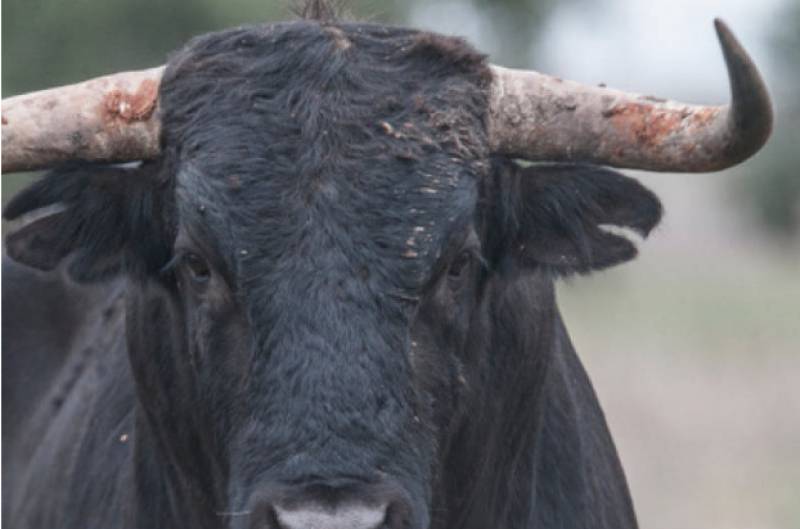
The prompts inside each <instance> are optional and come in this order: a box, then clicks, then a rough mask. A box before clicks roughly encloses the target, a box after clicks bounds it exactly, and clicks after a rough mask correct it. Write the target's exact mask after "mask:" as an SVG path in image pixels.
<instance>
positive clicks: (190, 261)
mask: <svg viewBox="0 0 800 529" xmlns="http://www.w3.org/2000/svg"><path fill="white" fill-rule="evenodd" d="M181 264H182V265H183V268H184V269H185V270H186V273H187V275H188V276H189V279H191V280H192V281H193V282H194V283H197V284H199V285H203V284H205V283H208V280H209V279H210V278H211V270H210V269H209V267H208V264H207V263H206V261H205V260H204V259H203V258H202V257H200V256H198V255H196V254H193V253H187V254H186V255H184V256H183V258H182V259H181Z"/></svg>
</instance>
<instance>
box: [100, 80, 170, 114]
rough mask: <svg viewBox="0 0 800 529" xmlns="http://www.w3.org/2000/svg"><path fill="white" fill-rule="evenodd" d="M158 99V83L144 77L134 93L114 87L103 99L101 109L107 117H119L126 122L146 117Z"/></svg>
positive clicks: (151, 111)
mask: <svg viewBox="0 0 800 529" xmlns="http://www.w3.org/2000/svg"><path fill="white" fill-rule="evenodd" d="M157 101H158V83H157V82H156V81H154V80H152V79H145V80H144V81H142V82H141V83H140V84H139V88H138V89H137V90H136V92H134V93H129V92H123V91H122V90H119V89H117V88H115V89H114V90H111V91H110V92H109V93H108V94H107V95H106V96H105V98H104V99H103V109H104V110H105V113H104V114H105V116H106V118H107V119H120V120H122V121H126V122H132V121H141V120H144V119H147V118H148V117H149V116H150V114H152V113H153V109H155V107H156V102H157Z"/></svg>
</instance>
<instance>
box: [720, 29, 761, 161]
mask: <svg viewBox="0 0 800 529" xmlns="http://www.w3.org/2000/svg"><path fill="white" fill-rule="evenodd" d="M714 29H715V30H716V32H717V38H718V39H719V42H720V46H721V48H722V54H723V56H724V58H725V65H726V67H727V69H728V77H729V79H730V83H731V95H732V103H731V106H732V111H733V113H732V115H731V119H733V120H734V122H735V126H736V127H737V128H738V129H739V130H740V131H741V134H742V137H741V141H740V142H738V144H737V147H739V148H740V149H741V151H740V156H738V157H736V158H734V159H735V160H736V163H740V162H741V161H744V160H745V159H747V158H749V157H750V156H752V155H753V154H755V153H756V152H758V151H759V150H760V149H761V148H762V147H763V146H764V144H765V143H766V142H767V140H768V139H769V137H770V135H771V134H772V128H773V122H774V112H773V109H772V101H771V98H770V95H769V90H768V89H767V85H766V83H765V82H764V79H763V77H762V76H761V73H760V72H759V70H758V67H757V66H756V64H755V62H754V61H753V59H752V58H751V57H750V54H749V53H748V52H747V50H746V49H745V48H744V46H742V44H741V43H740V42H739V40H738V39H737V38H736V35H735V34H734V33H733V31H732V30H731V28H730V26H728V24H726V23H725V22H724V21H723V20H722V19H721V18H715V19H714Z"/></svg>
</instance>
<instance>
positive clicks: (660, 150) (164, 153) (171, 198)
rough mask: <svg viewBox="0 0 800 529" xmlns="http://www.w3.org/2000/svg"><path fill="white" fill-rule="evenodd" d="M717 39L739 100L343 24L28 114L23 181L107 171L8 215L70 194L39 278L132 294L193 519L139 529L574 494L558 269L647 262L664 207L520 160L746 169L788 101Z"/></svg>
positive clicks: (376, 517) (143, 356) (585, 169)
mask: <svg viewBox="0 0 800 529" xmlns="http://www.w3.org/2000/svg"><path fill="white" fill-rule="evenodd" d="M717 31H718V34H719V37H720V41H721V43H722V48H723V52H724V55H725V60H726V62H727V65H728V71H729V74H730V79H731V86H732V94H733V102H732V104H731V105H730V106H729V107H719V108H717V107H693V106H687V105H683V104H678V103H673V102H667V101H663V100H656V99H653V98H649V97H641V96H635V95H628V94H624V93H621V92H617V91H613V90H609V89H605V88H596V87H583V86H579V85H577V84H575V83H571V82H568V81H562V80H560V79H555V78H551V77H547V76H545V75H542V74H538V73H535V72H523V71H513V70H507V69H504V68H500V67H495V66H490V65H487V64H486V63H485V62H484V58H483V57H482V56H481V55H479V54H477V53H475V52H474V51H472V50H471V49H470V48H469V47H468V46H467V45H466V44H465V43H464V42H462V41H460V40H456V39H451V38H445V37H440V36H436V35H432V34H429V33H420V32H414V31H408V30H401V29H395V28H386V27H383V26H374V25H365V24H340V23H334V22H318V21H300V22H295V23H288V24H278V25H270V26H258V27H248V28H240V29H235V30H231V31H226V32H222V33H216V34H212V35H207V36H204V37H201V38H198V39H196V40H193V41H192V42H191V43H190V44H189V45H188V46H187V47H186V48H185V49H184V50H182V51H181V52H179V53H178V54H177V55H176V56H174V57H173V59H172V60H171V62H170V63H169V64H168V65H167V66H166V68H165V69H163V70H162V69H153V70H148V71H145V72H137V73H129V74H120V75H116V76H110V77H106V78H103V79H100V80H94V81H89V82H87V83H83V84H80V85H75V86H71V87H65V88H60V89H56V90H49V91H46V92H40V93H36V94H31V95H26V96H20V97H17V98H12V99H10V100H7V101H4V103H3V143H4V153H3V169H4V170H5V171H13V170H20V169H31V168H41V167H45V166H50V165H53V164H54V163H57V162H65V161H67V160H72V159H82V160H91V161H92V162H94V163H92V164H89V163H80V164H74V163H73V164H71V165H69V166H67V167H66V168H62V169H59V170H57V171H55V172H52V173H50V174H49V175H48V176H46V177H45V178H44V179H42V180H41V181H39V182H37V183H35V184H34V185H33V186H32V187H30V188H29V189H27V190H26V191H24V192H23V193H22V194H20V195H19V196H17V197H16V198H15V199H14V200H13V201H12V202H11V203H10V204H9V206H8V208H7V209H6V212H5V215H6V217H7V218H15V217H18V216H20V215H22V214H23V213H26V212H28V211H31V210H34V209H37V208H40V207H43V206H48V205H52V204H56V203H62V204H63V206H62V207H61V209H59V210H58V211H56V212H55V213H51V214H50V215H47V216H44V217H42V218H40V219H39V220H36V221H34V222H32V223H30V224H28V225H26V226H25V227H23V228H22V229H21V230H19V231H18V232H16V233H14V234H12V235H11V236H10V237H9V239H8V242H7V247H8V251H9V253H10V254H11V255H12V256H13V257H15V258H16V259H18V260H20V261H22V262H25V263H28V264H31V265H33V266H36V267H38V268H52V267H54V266H56V265H57V264H58V263H59V262H61V261H62V259H64V258H66V257H68V256H69V266H70V270H71V272H72V273H73V276H74V277H76V278H78V279H81V280H96V279H98V278H104V277H109V276H114V275H119V274H124V275H126V276H127V277H128V278H129V285H130V286H129V287H128V290H127V314H128V316H127V343H128V354H129V357H130V363H131V366H132V371H133V377H134V379H135V381H136V387H137V395H138V397H137V398H138V403H139V404H138V405H139V406H140V410H141V411H142V412H143V413H142V415H141V418H140V421H139V423H138V425H137V434H136V435H137V440H136V441H137V443H139V446H141V447H142V450H141V452H140V454H141V455H140V457H141V458H142V461H140V464H141V465H142V468H143V469H146V470H153V469H161V470H162V471H163V472H162V474H163V479H162V480H161V481H159V484H158V485H156V484H152V483H151V484H150V485H149V486H142V487H140V488H138V489H137V494H139V495H140V496H142V497H143V498H146V499H147V502H149V503H152V504H159V505H160V503H159V502H160V501H163V502H167V504H168V507H165V508H162V509H153V511H152V512H150V513H148V512H147V511H144V512H140V513H138V514H137V516H139V518H141V520H140V521H141V523H139V525H140V526H143V527H145V526H153V527H154V526H165V525H172V526H175V525H182V524H185V525H186V526H190V525H191V526H195V527H215V526H218V525H225V524H228V523H229V524H230V525H231V526H233V527H253V528H256V527H259V528H261V527H267V528H271V529H278V528H282V529H302V528H307V527H314V528H320V529H322V528H326V529H334V528H342V529H345V528H346V529H356V528H359V529H373V528H384V527H385V528H391V529H399V528H405V527H409V528H414V529H419V528H427V527H440V526H441V527H448V528H453V527H470V528H486V527H517V526H520V527H521V526H524V523H523V522H521V521H520V520H523V521H524V520H534V519H535V518H536V517H537V516H541V517H546V516H548V514H547V509H548V508H553V507H552V505H550V503H548V502H546V501H542V502H540V503H539V504H538V505H537V506H532V502H531V501H530V498H531V497H532V495H534V494H541V490H542V487H544V488H546V487H547V484H546V483H545V484H541V483H538V484H537V477H536V475H537V469H539V471H541V469H542V468H543V467H542V466H547V465H554V466H555V467H557V466H558V465H557V464H556V463H557V462H558V461H559V459H558V458H559V456H558V455H557V452H558V450H556V451H554V452H553V454H551V456H542V454H546V453H548V452H547V451H548V450H550V448H552V447H550V448H548V447H549V446H550V445H549V444H548V441H542V439H543V438H542V437H541V436H542V435H544V434H542V432H543V431H544V430H546V429H547V426H546V425H543V424H544V422H545V421H546V419H545V417H547V413H552V412H548V411H547V410H546V409H545V407H546V402H545V394H546V392H547V391H548V390H547V389H546V388H547V384H546V382H545V381H546V379H547V376H548V372H549V370H550V369H551V365H552V364H554V363H556V362H568V361H570V360H564V358H562V356H563V355H562V353H561V351H563V350H568V349H569V345H568V340H567V338H566V335H565V334H564V331H563V328H562V326H561V322H560V319H559V316H558V312H557V309H556V308H555V303H554V298H553V288H552V279H553V277H554V275H564V274H570V273H575V272H580V273H585V272H589V271H591V270H593V269H598V268H603V267H607V266H611V265H614V264H617V263H620V262H623V261H626V260H628V259H630V258H632V257H633V256H634V254H635V247H634V246H633V245H632V244H631V243H630V242H629V241H628V240H627V239H625V238H623V237H621V236H618V235H615V234H612V233H609V232H607V231H604V230H603V229H601V226H602V225H617V226H622V227H628V228H632V229H634V230H636V231H638V232H640V233H642V234H647V233H648V232H649V231H650V229H651V228H652V227H653V226H654V225H655V224H656V223H657V222H658V219H659V217H660V206H659V204H658V201H657V199H656V198H655V197H654V196H653V195H652V194H651V193H650V192H648V191H647V190H645V189H644V188H643V187H641V186H640V185H638V184H637V183H635V182H634V181H632V180H630V179H628V178H626V177H623V176H621V175H619V174H617V173H614V172H612V171H610V170H606V169H601V168H598V167H593V166H588V165H567V164H564V163H561V164H550V165H541V164H540V165H533V166H529V167H527V168H522V167H521V166H519V165H517V164H516V163H515V162H514V161H513V159H512V158H515V157H517V158H524V159H527V160H533V161H547V162H572V163H576V162H595V163H602V164H607V165H611V166H616V167H634V168H643V169H650V170H657V171H709V170H716V169H721V168H724V167H727V166H730V165H733V164H735V163H738V162H740V161H742V160H743V159H745V158H747V157H748V156H750V155H751V154H752V153H754V152H755V151H756V150H758V149H759V148H760V146H761V145H762V144H763V143H764V141H765V140H766V138H767V136H768V134H769V131H770V127H771V109H770V103H769V98H768V96H767V93H766V90H765V88H764V85H763V83H762V81H761V79H760V77H759V75H758V73H757V71H756V69H755V67H754V65H753V64H752V63H751V62H750V60H749V58H748V57H747V55H746V53H745V52H744V50H743V49H742V48H741V47H740V46H739V44H738V43H737V42H736V40H735V39H734V37H733V36H732V34H731V33H730V32H729V31H728V30H727V28H726V27H725V26H724V25H723V24H722V23H720V22H717ZM162 74H163V75H162ZM135 159H144V160H147V161H146V162H144V163H142V164H141V165H139V166H130V165H129V166H114V165H101V164H99V163H97V162H100V161H104V162H109V161H130V160H135ZM559 355H562V356H559ZM553 391H555V390H553ZM550 397H552V398H556V397H555V396H553V395H550ZM564 398H565V399H566V398H567V397H564ZM553 420H555V419H553ZM560 442H562V443H563V446H561V448H560V450H569V449H570V448H569V443H570V442H571V441H570V438H569V436H568V435H566V434H565V437H564V438H563V439H562V440H561V441H560ZM582 442H583V441H582ZM586 442H594V441H586ZM598 442H599V441H598ZM549 443H550V444H552V443H553V441H552V440H551V441H549ZM542 457H545V458H546V459H541V460H540V459H536V458H542ZM537 461H540V462H538V463H537ZM553 471H555V470H553ZM142 473H144V470H143V471H142ZM576 486H577V485H576ZM150 494H152V495H153V496H154V497H153V498H147V497H148V495H150ZM158 494H162V495H164V496H165V498H166V499H161V500H159V499H158V498H155V496H156V495H158ZM587 497H588V496H587ZM526 498H527V499H526ZM553 501H556V500H553ZM586 501H587V503H586V505H585V508H587V509H591V508H592V504H591V500H588V499H587V500H586ZM575 508H578V507H575ZM536 509H538V511H536ZM534 511H536V512H534ZM537 513H538V514H537ZM167 515H169V516H171V517H172V519H173V521H174V523H172V524H169V523H167V524H165V522H164V520H163V517H164V516H167ZM148 516H153V517H154V518H155V517H158V518H157V519H153V520H148V519H147V517H148ZM620 516H621V517H622V518H624V517H625V516H627V513H623V514H621V515H620ZM514 520H516V522H515V521H514ZM149 522H153V523H149ZM440 524H441V525H440ZM609 524H611V525H613V524H614V521H613V520H612V519H609ZM611 525H610V526H611ZM624 525H625V522H624V521H620V522H619V523H618V525H616V527H622V526H624Z"/></svg>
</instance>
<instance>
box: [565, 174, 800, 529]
mask: <svg viewBox="0 0 800 529" xmlns="http://www.w3.org/2000/svg"><path fill="white" fill-rule="evenodd" d="M636 176H637V177H638V178H640V179H641V180H642V181H644V182H645V183H646V184H647V185H648V186H650V187H651V188H652V189H654V190H656V191H657V193H658V194H659V196H660V197H661V198H662V200H663V202H664V205H665V208H666V212H667V213H666V217H665V219H664V222H663V223H662V226H661V228H659V229H658V230H657V231H656V232H655V233H654V234H653V235H651V238H650V239H649V240H648V241H646V242H645V243H643V244H641V245H640V250H641V256H640V258H639V259H638V260H637V261H635V262H634V263H631V264H628V265H626V266H623V267H621V268H619V269H616V270H612V271H609V272H605V273H602V274H598V275H595V276H591V277H588V278H578V279H575V280H572V281H570V282H569V283H567V284H562V285H561V286H560V287H559V294H560V304H561V307H562V310H563V312H564V316H565V318H566V320H567V327H568V328H569V330H570V334H571V336H572V338H573V340H574V342H575V345H576V348H577V350H578V352H579V353H580V354H581V356H582V358H583V360H584V362H585V363H586V365H587V369H588V370H589V373H590V376H591V377H592V380H593V381H594V384H595V388H596V390H597V392H598V394H599V397H600V400H601V402H602V404H603V406H604V409H605V411H606V415H607V417H608V420H609V423H610V426H611V429H612V433H613V435H614V438H615V440H616V442H617V446H618V449H619V451H620V454H621V457H622V461H623V465H624V466H625V469H626V473H627V475H628V478H629V481H630V486H631V490H632V493H633V497H634V502H635V504H636V507H637V513H638V515H639V518H640V523H641V526H642V528H643V529H695V528H709V529H797V528H800V245H798V244H796V243H797V242H798V241H794V242H791V241H786V244H785V245H782V246H778V245H769V244H767V243H765V242H764V240H765V239H764V238H763V235H760V234H758V233H751V232H748V231H747V229H746V228H745V227H744V225H743V224H742V220H741V216H737V215H735V214H734V213H735V211H734V208H735V206H734V205H732V204H729V203H726V202H725V201H724V200H720V198H723V199H724V192H723V191H722V189H723V186H721V184H722V183H723V182H724V180H725V179H726V178H730V177H731V175H730V174H728V175H703V176H702V177H699V176H694V175H680V176H679V175H646V174H639V175H636Z"/></svg>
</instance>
